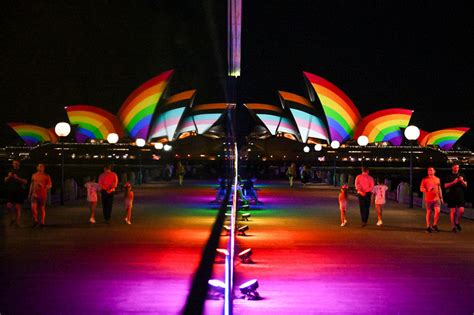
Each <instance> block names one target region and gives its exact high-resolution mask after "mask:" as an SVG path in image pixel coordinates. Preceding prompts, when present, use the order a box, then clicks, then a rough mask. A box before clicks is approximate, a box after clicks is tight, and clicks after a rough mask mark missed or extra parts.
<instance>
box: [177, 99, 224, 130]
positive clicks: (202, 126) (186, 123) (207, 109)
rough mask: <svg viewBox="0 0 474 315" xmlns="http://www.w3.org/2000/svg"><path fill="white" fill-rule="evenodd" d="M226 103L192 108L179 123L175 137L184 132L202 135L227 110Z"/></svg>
mask: <svg viewBox="0 0 474 315" xmlns="http://www.w3.org/2000/svg"><path fill="white" fill-rule="evenodd" d="M228 105H230V104H227V103H211V104H200V105H196V106H193V107H192V108H191V110H190V112H189V114H188V115H187V116H186V118H184V119H183V121H182V123H180V125H179V127H178V128H177V129H178V132H177V133H176V137H179V135H180V134H182V133H184V132H190V131H195V132H197V134H200V135H201V134H203V133H205V132H206V131H208V130H209V129H210V128H211V127H212V125H214V124H215V123H216V121H217V120H219V118H221V116H222V115H223V114H224V111H225V110H226V109H227V106H228Z"/></svg>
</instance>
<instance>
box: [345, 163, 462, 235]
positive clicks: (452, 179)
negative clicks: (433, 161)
mask: <svg viewBox="0 0 474 315" xmlns="http://www.w3.org/2000/svg"><path fill="white" fill-rule="evenodd" d="M427 173H428V174H427V176H426V177H425V178H423V180H422V181H421V185H420V191H421V192H422V193H423V194H424V203H425V207H426V232H428V233H432V232H438V231H439V228H438V220H439V213H440V210H441V204H443V203H444V199H443V193H442V189H441V180H440V179H439V178H438V177H436V176H435V173H436V170H435V169H434V167H428V170H427ZM466 187H467V181H466V180H465V179H464V177H463V176H462V175H461V174H460V173H459V164H457V163H455V164H453V165H452V167H451V174H449V175H448V176H447V178H446V180H445V184H444V188H445V190H446V201H447V205H448V208H449V210H450V221H451V226H452V229H451V231H452V232H453V233H457V232H460V231H461V230H462V228H461V224H460V222H461V218H462V216H463V214H464V205H465V201H464V190H465V188H466ZM355 188H356V191H357V198H358V201H359V209H360V216H361V221H362V225H361V226H362V227H365V226H366V225H367V223H368V220H369V212H370V205H371V204H375V209H376V211H377V224H376V225H377V226H383V221H382V210H383V209H382V208H383V206H384V204H385V202H386V201H385V192H386V191H387V190H388V187H387V185H385V184H384V182H383V180H382V179H379V180H378V181H377V185H375V182H374V179H373V177H372V176H370V175H369V168H368V167H362V173H361V174H360V175H358V176H357V177H356V179H355ZM348 189H349V187H348V185H347V184H344V185H342V186H341V189H340V192H339V196H338V201H339V210H340V216H341V226H346V225H347V217H346V209H347V201H348ZM432 213H433V223H432V224H431V216H432Z"/></svg>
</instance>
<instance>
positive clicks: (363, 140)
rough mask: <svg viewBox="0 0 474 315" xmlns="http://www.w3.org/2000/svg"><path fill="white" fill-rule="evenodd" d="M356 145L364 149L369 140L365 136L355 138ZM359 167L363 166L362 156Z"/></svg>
mask: <svg viewBox="0 0 474 315" xmlns="http://www.w3.org/2000/svg"><path fill="white" fill-rule="evenodd" d="M357 144H358V145H359V146H361V147H365V146H366V145H367V144H369V138H367V136H364V135H361V136H359V138H357ZM360 162H361V166H364V155H362V160H361V161H360Z"/></svg>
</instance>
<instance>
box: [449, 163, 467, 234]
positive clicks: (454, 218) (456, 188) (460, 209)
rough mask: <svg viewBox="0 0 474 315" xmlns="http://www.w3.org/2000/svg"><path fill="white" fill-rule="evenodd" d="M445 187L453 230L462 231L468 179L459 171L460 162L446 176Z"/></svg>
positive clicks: (455, 231) (454, 231)
mask: <svg viewBox="0 0 474 315" xmlns="http://www.w3.org/2000/svg"><path fill="white" fill-rule="evenodd" d="M444 188H445V189H446V201H447V203H448V208H449V217H450V219H451V226H452V228H451V231H452V232H453V233H457V232H460V231H461V218H462V216H463V214H464V190H465V189H466V188H467V181H466V180H465V179H464V176H463V175H462V174H460V173H459V164H458V163H454V164H453V165H452V166H451V174H449V175H448V176H447V177H446V182H445V184H444ZM456 210H457V214H456Z"/></svg>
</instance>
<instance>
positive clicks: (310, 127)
mask: <svg viewBox="0 0 474 315" xmlns="http://www.w3.org/2000/svg"><path fill="white" fill-rule="evenodd" d="M290 111H291V113H292V114H293V118H294V119H295V122H296V126H298V130H299V132H300V135H301V141H303V143H306V142H307V141H308V138H315V139H323V140H326V141H329V140H328V134H327V132H326V128H325V127H324V124H323V122H322V121H321V119H319V118H318V117H316V116H314V115H311V114H309V113H307V112H304V111H301V110H298V109H294V108H290Z"/></svg>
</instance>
